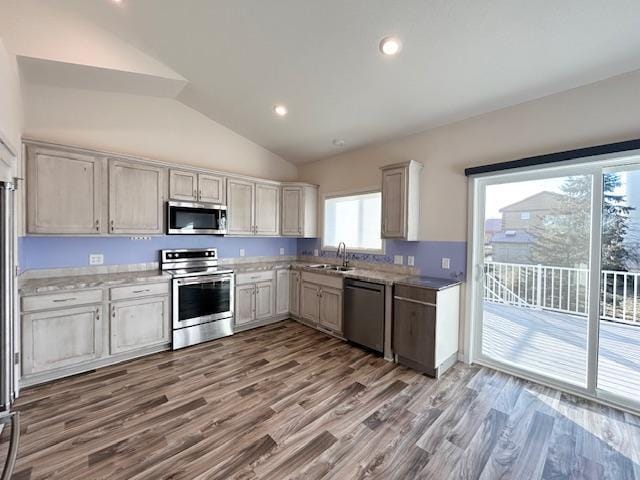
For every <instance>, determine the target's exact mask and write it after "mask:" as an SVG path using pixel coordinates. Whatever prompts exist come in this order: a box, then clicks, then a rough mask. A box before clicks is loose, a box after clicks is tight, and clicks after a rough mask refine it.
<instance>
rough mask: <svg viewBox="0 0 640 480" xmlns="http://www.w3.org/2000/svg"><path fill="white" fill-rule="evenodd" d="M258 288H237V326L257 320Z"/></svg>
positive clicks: (245, 286)
mask: <svg viewBox="0 0 640 480" xmlns="http://www.w3.org/2000/svg"><path fill="white" fill-rule="evenodd" d="M255 301H256V286H255V284H253V283H252V284H249V285H242V286H240V287H236V312H235V317H236V325H242V324H243V323H249V322H252V321H253V320H255V318H256V317H255V313H256V307H255V305H256V304H255Z"/></svg>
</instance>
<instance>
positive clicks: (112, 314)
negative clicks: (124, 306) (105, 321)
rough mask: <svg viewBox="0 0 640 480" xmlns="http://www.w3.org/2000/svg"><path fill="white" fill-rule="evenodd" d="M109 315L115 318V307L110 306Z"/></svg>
mask: <svg viewBox="0 0 640 480" xmlns="http://www.w3.org/2000/svg"><path fill="white" fill-rule="evenodd" d="M111 317H112V318H116V309H115V307H111Z"/></svg>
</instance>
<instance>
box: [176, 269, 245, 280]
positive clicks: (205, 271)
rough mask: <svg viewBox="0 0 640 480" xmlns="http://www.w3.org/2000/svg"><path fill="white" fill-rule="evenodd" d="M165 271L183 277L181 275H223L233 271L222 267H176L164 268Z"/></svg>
mask: <svg viewBox="0 0 640 480" xmlns="http://www.w3.org/2000/svg"><path fill="white" fill-rule="evenodd" d="M164 272H165V273H168V274H169V275H171V276H172V277H173V278H183V277H200V276H205V275H224V274H229V273H233V270H231V269H230V268H224V267H209V268H200V267H196V268H178V269H174V270H164Z"/></svg>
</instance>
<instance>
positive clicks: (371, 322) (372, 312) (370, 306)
mask: <svg viewBox="0 0 640 480" xmlns="http://www.w3.org/2000/svg"><path fill="white" fill-rule="evenodd" d="M344 336H345V338H346V339H347V340H349V341H351V342H353V343H357V344H358V345H362V346H363V347H367V348H370V349H371V350H375V351H376V352H380V353H383V352H384V285H381V284H379V283H371V282H363V281H361V280H354V279H351V278H347V279H345V282H344Z"/></svg>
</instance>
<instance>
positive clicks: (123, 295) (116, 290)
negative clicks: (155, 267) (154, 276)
mask: <svg viewBox="0 0 640 480" xmlns="http://www.w3.org/2000/svg"><path fill="white" fill-rule="evenodd" d="M168 293H169V284H168V283H167V282H163V283H151V284H147V285H145V284H142V285H129V286H126V287H113V288H112V289H111V290H110V298H111V300H125V299H129V298H140V297H148V296H150V295H167V294H168Z"/></svg>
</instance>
